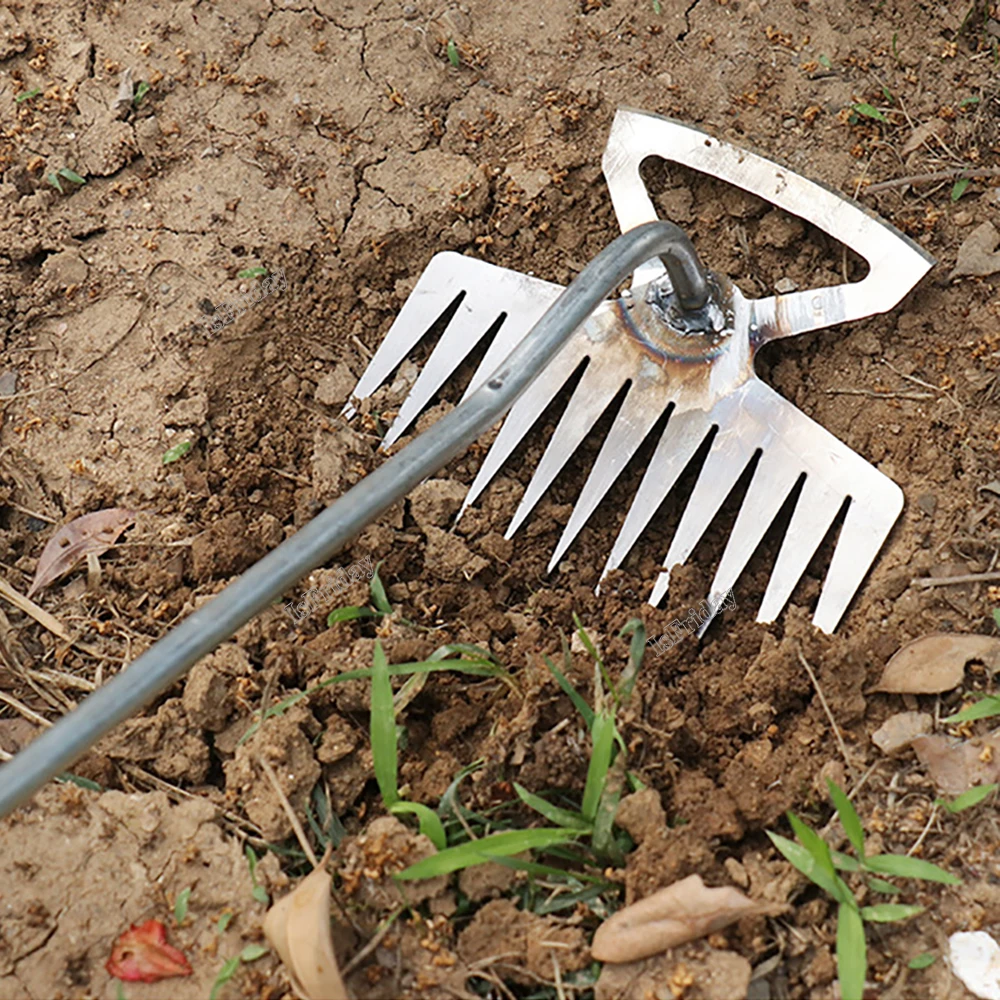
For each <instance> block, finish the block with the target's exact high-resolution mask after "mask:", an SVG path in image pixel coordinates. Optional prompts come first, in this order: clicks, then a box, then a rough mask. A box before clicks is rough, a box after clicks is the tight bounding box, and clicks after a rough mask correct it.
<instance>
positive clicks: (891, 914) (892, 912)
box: [861, 903, 925, 924]
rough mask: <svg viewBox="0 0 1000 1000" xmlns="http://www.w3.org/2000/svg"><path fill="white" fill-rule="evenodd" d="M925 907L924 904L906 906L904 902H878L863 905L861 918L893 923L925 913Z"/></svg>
mask: <svg viewBox="0 0 1000 1000" xmlns="http://www.w3.org/2000/svg"><path fill="white" fill-rule="evenodd" d="M924 909H925V907H923V906H906V905H904V904H903V903H876V905H875V906H862V907H861V919H862V920H870V921H871V922H872V923H876V924H892V923H895V922H896V921H897V920H909V919H910V917H915V916H916V915H917V914H918V913H923V912H924Z"/></svg>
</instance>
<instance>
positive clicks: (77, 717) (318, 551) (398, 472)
mask: <svg viewBox="0 0 1000 1000" xmlns="http://www.w3.org/2000/svg"><path fill="white" fill-rule="evenodd" d="M657 254H667V255H669V256H670V257H671V258H673V259H675V260H680V261H682V262H685V266H686V264H687V263H688V262H690V261H691V260H692V259H693V260H694V261H695V262H697V258H696V257H693V249H692V248H691V243H690V241H689V240H688V238H687V236H686V235H685V233H684V232H683V230H681V229H680V228H678V227H677V226H675V225H674V224H673V223H670V222H649V223H645V224H644V225H641V226H638V227H636V228H635V229H632V230H630V231H629V232H627V233H624V234H623V235H622V236H619V237H618V239H616V240H615V241H614V242H613V243H612V244H611V245H610V246H608V247H606V248H605V249H604V250H602V251H601V253H599V254H598V255H597V256H596V257H595V258H594V259H593V260H592V261H591V262H590V263H589V264H588V265H587V266H586V267H585V268H584V269H583V270H582V271H581V272H580V274H579V275H578V276H577V278H576V280H575V281H574V282H573V283H572V284H571V285H570V286H569V288H567V289H566V291H565V292H563V293H562V295H560V296H559V298H558V299H556V301H555V302H554V303H553V304H552V306H551V307H550V308H549V310H548V311H547V312H546V313H545V315H544V316H542V318H541V319H540V320H539V321H538V322H537V323H536V324H535V325H534V327H532V329H531V331H530V332H529V333H528V334H527V336H525V338H524V339H523V340H522V341H520V343H518V345H517V346H516V347H515V348H514V349H513V350H512V351H511V352H510V354H508V355H507V358H506V359H505V360H504V361H503V363H502V364H501V365H500V367H499V368H497V370H496V371H495V372H494V373H493V375H492V377H491V378H489V379H487V381H486V382H485V383H484V384H483V385H482V386H481V387H480V388H479V389H477V390H476V391H475V392H474V393H472V394H471V395H470V396H469V398H468V399H466V400H465V401H464V402H463V403H461V404H460V405H459V406H456V407H455V409H454V410H452V411H451V412H450V413H447V414H445V416H443V417H442V418H441V419H440V420H438V421H437V422H436V423H435V424H433V425H432V426H431V427H430V428H428V430H426V431H425V432H424V433H423V434H421V435H420V437H419V438H417V439H416V440H414V441H412V442H411V443H410V444H408V445H407V446H406V447H405V448H403V449H402V450H401V451H400V452H399V453H398V454H396V455H394V456H393V457H392V458H390V459H388V460H387V461H386V462H384V463H383V464H382V465H380V466H379V467H378V468H377V469H376V470H375V471H374V472H372V473H371V474H370V475H368V476H366V477H365V478H364V479H363V480H361V482H360V483H358V484H357V485H356V486H354V487H353V488H352V489H350V490H349V491H348V492H347V493H345V494H344V495H343V496H342V497H340V499H338V500H336V501H334V502H333V503H332V504H331V505H330V506H329V507H327V508H326V510H324V511H323V512H322V513H321V514H319V515H317V516H316V517H315V518H314V519H313V520H312V521H310V523H309V524H307V525H306V526H305V527H304V528H302V529H301V530H300V531H298V532H297V533H296V534H294V535H293V536H292V537H291V538H289V539H288V540H287V541H285V542H282V544H281V545H279V546H278V547H277V548H276V549H274V551H273V552H270V553H268V555H266V556H265V557H264V558H263V559H261V560H260V561H259V562H257V563H255V564H254V565H253V566H251V567H250V569H249V570H247V571H246V573H244V574H243V576H242V577H240V579H238V580H237V581H236V582H235V583H231V584H230V585H229V586H228V587H226V589H225V590H223V591H222V593H221V594H219V595H218V596H217V597H215V598H214V599H213V600H212V601H210V602H209V603H208V604H205V605H204V606H203V607H201V608H199V609H198V610H197V611H195V612H194V613H193V614H191V615H190V616H189V617H187V618H186V619H185V620H184V621H183V622H181V624H180V625H178V626H177V627H176V628H175V629H174V630H173V631H172V632H168V633H167V635H165V636H164V637H163V638H162V639H160V640H159V641H158V642H156V643H155V644H154V645H153V646H152V647H150V648H149V649H148V650H147V651H146V652H145V653H143V654H142V655H141V656H140V657H139V658H138V659H137V660H134V661H133V662H132V663H131V664H129V666H128V667H126V668H125V669H124V670H122V671H121V672H120V673H118V674H117V675H116V676H115V677H113V678H112V679H111V680H110V681H108V682H107V683H106V684H105V685H104V686H103V687H101V688H99V689H98V690H97V691H95V692H94V693H93V694H92V695H90V696H89V697H88V698H87V699H86V700H85V701H84V702H83V703H82V704H81V705H80V706H79V707H77V708H76V709H75V710H74V711H72V712H70V713H69V714H68V715H66V716H64V717H63V718H62V719H60V720H59V721H58V722H57V723H56V724H55V725H54V726H52V727H51V728H50V729H48V730H46V731H45V732H43V733H42V734H41V735H40V736H38V737H37V738H36V739H35V740H33V741H32V742H31V743H30V744H28V746H27V747H25V748H24V749H23V750H22V751H21V752H20V753H19V754H18V755H17V756H16V757H15V758H14V759H13V760H11V761H10V762H8V763H6V764H3V765H2V766H0V816H4V815H6V814H7V813H9V812H10V811H11V810H12V809H15V808H16V807H17V806H19V805H20V804H21V803H22V802H24V801H25V800H26V799H28V798H29V797H30V796H31V795H33V794H34V793H35V792H36V791H37V790H38V788H39V787H41V785H43V784H44V783H45V782H46V781H48V780H49V779H50V778H52V777H54V776H55V775H57V774H59V773H60V772H61V771H64V770H65V769H66V768H68V767H69V766H70V765H71V764H72V763H73V761H75V760H76V759H77V758H78V757H80V755H81V754H83V753H85V752H86V751H87V750H88V749H89V748H90V747H91V746H93V745H94V743H96V742H97V740H99V739H100V738H101V737H102V736H104V735H105V734H106V733H108V732H109V731H110V730H111V729H113V728H114V727H115V726H117V725H118V723H120V722H123V721H125V720H126V719H128V718H129V717H130V716H132V715H133V714H135V713H136V712H138V711H139V710H140V709H142V708H143V707H144V706H146V705H147V704H149V702H151V701H152V700H153V699H154V698H155V697H156V696H157V695H159V694H161V693H162V692H163V691H164V690H166V689H167V688H168V687H170V685H171V684H173V683H174V682H175V681H177V680H179V679H180V678H181V677H183V676H184V674H185V673H186V672H187V671H188V670H189V669H190V668H191V667H192V666H193V665H194V664H195V663H196V662H197V661H198V660H199V659H201V657H203V656H206V655H207V654H208V653H210V652H212V650H213V649H215V648H216V646H218V645H219V644H220V643H221V642H223V641H225V640H226V639H228V638H229V637H230V636H231V635H233V634H234V633H235V632H236V631H237V629H239V628H240V627H241V626H242V625H244V624H246V622H248V621H249V620H250V619H251V618H252V617H253V616H254V615H256V614H259V613H260V612H261V611H263V610H264V609H265V608H267V607H269V606H270V605H271V604H272V603H273V602H274V601H276V600H277V599H279V598H280V597H281V595H282V594H283V593H284V592H285V591H286V590H288V589H289V588H291V587H292V586H294V585H295V584H296V583H297V582H298V581H299V580H300V579H302V577H304V576H305V575H306V574H307V573H309V572H310V571H311V570H313V569H315V568H316V567H317V566H322V565H323V564H324V563H326V562H327V561H329V560H330V558H331V557H332V556H334V555H335V554H336V553H337V552H338V551H339V550H340V549H342V548H343V547H344V546H345V545H346V544H347V543H348V542H349V541H350V540H351V539H352V538H354V537H355V536H356V535H357V534H358V533H359V532H360V531H361V530H362V529H363V528H364V527H365V526H366V525H368V524H369V523H371V522H372V521H374V520H375V518H377V517H378V516H379V514H381V513H382V512H383V511H385V510H386V509H387V508H389V507H391V506H392V505H393V504H394V503H395V502H396V501H397V500H399V499H400V498H401V497H404V496H406V494H407V493H409V492H410V490H412V489H413V488H414V487H415V486H417V485H418V484H419V483H421V482H423V480H425V479H426V478H427V477H428V476H431V475H433V474H434V473H435V472H437V471H439V470H440V469H441V468H442V467H443V466H444V465H446V464H447V462H448V461H449V460H450V459H451V458H453V457H454V456H455V455H457V454H458V453H459V452H460V451H462V450H463V449H464V448H466V447H467V446H468V445H470V444H471V443H472V442H473V441H474V440H475V439H476V438H477V437H479V435H480V434H482V433H483V432H484V431H486V430H487V429H488V428H490V427H492V426H493V424H494V423H496V421H497V420H499V419H500V417H502V416H503V415H504V413H506V412H507V410H508V409H509V408H510V407H511V406H512V405H513V403H514V401H515V400H516V399H517V397H518V396H519V395H520V394H521V393H522V392H523V391H524V390H525V389H526V388H527V387H528V386H529V385H530V384H531V382H532V380H533V379H534V378H535V377H536V376H537V375H538V374H539V373H540V372H541V371H542V369H543V368H544V367H545V366H546V364H548V362H549V361H550V360H551V359H552V357H553V356H554V355H555V353H556V352H557V351H558V350H559V348H560V347H562V346H563V344H564V343H565V342H566V341H567V340H568V339H569V337H570V336H571V335H572V333H573V331H574V330H576V329H577V327H579V326H580V324H582V323H583V322H584V321H585V320H586V319H587V317H588V316H589V315H590V314H591V313H592V312H593V311H594V309H596V308H597V306H598V305H599V304H600V303H601V302H602V301H603V300H604V299H605V298H606V297H607V295H608V293H609V292H611V291H612V290H613V289H614V288H615V287H616V286H617V285H618V284H619V283H620V282H622V281H623V280H624V279H625V278H626V277H627V276H628V275H629V274H630V273H631V272H632V271H633V270H634V269H635V268H636V267H637V266H638V265H639V264H641V263H642V262H643V261H646V260H649V259H650V258H651V257H654V256H656V255H657ZM691 269H692V271H695V272H696V273H692V274H689V275H687V278H688V287H697V284H698V281H699V278H700V277H701V274H700V265H699V266H698V268H695V267H694V266H693V265H691Z"/></svg>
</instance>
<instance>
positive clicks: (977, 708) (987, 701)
mask: <svg viewBox="0 0 1000 1000" xmlns="http://www.w3.org/2000/svg"><path fill="white" fill-rule="evenodd" d="M994 715H1000V696H998V695H995V694H989V695H985V696H984V697H982V698H980V699H979V701H975V702H973V703H972V704H971V705H966V706H965V708H963V709H962V710H961V711H960V712H956V713H955V714H954V715H949V716H948V718H947V719H942V720H941V721H942V722H944V723H946V724H947V725H949V726H950V725H951V724H952V723H954V722H975V721H976V719H989V718H991V717H992V716H994Z"/></svg>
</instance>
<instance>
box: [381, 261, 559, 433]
mask: <svg viewBox="0 0 1000 1000" xmlns="http://www.w3.org/2000/svg"><path fill="white" fill-rule="evenodd" d="M469 260H470V258H468V257H462V261H463V262H467V261H469ZM473 265H474V266H473ZM462 270H463V272H465V274H466V280H467V284H468V289H467V294H466V296H465V298H464V299H463V300H462V302H461V304H460V305H459V307H458V310H457V311H456V313H455V315H454V316H453V317H452V319H451V321H450V322H449V323H448V325H447V327H445V330H444V333H442V334H441V339H440V340H439V341H438V342H437V344H436V345H435V347H434V350H433V351H432V352H431V356H430V357H429V358H428V359H427V362H426V364H425V365H424V367H423V369H422V371H421V372H420V375H419V376H418V377H417V381H416V383H415V384H414V386H413V388H412V389H411V390H410V393H409V395H408V396H407V397H406V400H405V401H404V402H403V405H402V406H401V407H400V410H399V414H398V415H397V417H396V419H395V420H394V421H393V424H392V427H390V428H389V433H388V434H386V436H385V440H384V441H383V442H382V447H383V448H388V447H390V446H391V445H392V444H393V443H394V442H395V441H396V440H398V438H399V437H400V436H401V435H402V434H403V433H405V431H406V429H407V428H408V427H409V426H410V425H411V424H412V423H413V421H414V420H416V419H417V417H419V416H420V414H421V412H422V411H423V409H424V407H425V406H426V405H427V404H428V403H429V402H430V401H431V399H432V398H433V396H434V393H436V392H437V391H438V389H440V388H441V386H442V385H444V383H445V381H446V380H447V379H448V377H449V376H450V375H451V374H452V373H453V372H454V371H455V369H456V368H458V366H459V365H460V364H461V363H462V362H463V361H464V360H465V359H466V357H468V355H469V354H470V353H472V351H473V350H474V349H475V346H476V345H477V344H478V343H479V342H480V340H482V339H483V337H484V336H485V335H486V333H487V332H488V331H489V329H490V327H491V326H493V325H494V324H495V323H496V321H497V320H501V325H500V328H499V330H498V331H497V335H496V337H495V338H494V342H493V344H491V345H490V349H488V350H487V352H486V356H485V358H484V359H483V362H482V364H480V366H479V368H478V369H477V375H478V376H479V378H478V380H477V379H476V378H473V380H472V382H471V383H470V384H469V387H468V389H467V390H466V392H465V395H464V396H463V397H462V398H463V399H467V398H468V397H469V395H470V393H472V392H474V391H475V390H476V389H478V388H479V386H480V385H481V384H482V382H483V380H484V379H485V378H486V377H487V376H488V375H489V374H490V373H491V372H492V371H493V370H494V369H495V368H496V366H497V364H499V363H500V361H501V360H503V358H505V357H506V356H507V355H508V354H509V353H510V352H511V350H512V349H513V348H514V346H515V345H516V344H517V343H518V341H520V340H522V339H523V338H524V335H525V334H526V333H527V332H528V331H529V330H530V329H531V328H532V327H533V326H534V325H535V323H537V322H538V320H539V319H541V317H542V314H543V313H544V312H545V310H546V309H548V307H549V306H550V305H551V304H552V303H553V302H554V301H555V300H556V299H557V298H558V297H559V295H560V293H561V292H562V290H563V289H562V287H561V286H560V285H553V284H551V283H550V282H547V281H540V280H538V279H535V278H529V277H526V276H525V275H523V274H519V273H518V272H517V271H508V270H505V269H503V268H499V267H494V266H493V265H492V264H487V263H485V262H484V261H479V260H475V259H471V264H469V263H463V265H462ZM484 366H487V367H485V368H484Z"/></svg>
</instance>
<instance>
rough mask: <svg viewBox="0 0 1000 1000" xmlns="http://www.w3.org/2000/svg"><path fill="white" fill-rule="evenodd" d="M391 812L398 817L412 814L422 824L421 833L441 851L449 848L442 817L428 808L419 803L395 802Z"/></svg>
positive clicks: (390, 808)
mask: <svg viewBox="0 0 1000 1000" xmlns="http://www.w3.org/2000/svg"><path fill="white" fill-rule="evenodd" d="M389 812H391V813H393V814H394V815H396V816H398V815H399V814H400V813H412V814H413V815H414V816H416V817H417V819H418V820H419V822H420V832H421V833H422V834H423V835H424V836H425V837H427V838H429V839H430V842H431V843H432V844H433V845H434V846H435V847H436V848H437V849H438V850H439V851H443V850H444V849H445V848H446V847H447V846H448V838H447V837H446V836H445V835H444V826H443V824H442V823H441V817H440V816H438V814H437V813H436V812H434V810H433V809H430V808H429V807H428V806H425V805H421V804H420V803H419V802H400V801H397V802H394V803H393V804H392V805H391V806H390V807H389Z"/></svg>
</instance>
